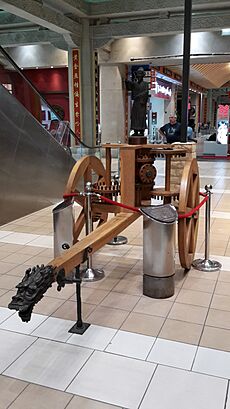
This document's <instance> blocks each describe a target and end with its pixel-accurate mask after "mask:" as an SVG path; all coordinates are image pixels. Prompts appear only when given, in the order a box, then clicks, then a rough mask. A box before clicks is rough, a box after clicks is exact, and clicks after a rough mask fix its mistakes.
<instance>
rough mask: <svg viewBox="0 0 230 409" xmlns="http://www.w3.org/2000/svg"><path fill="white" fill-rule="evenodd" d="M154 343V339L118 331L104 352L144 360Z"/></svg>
mask: <svg viewBox="0 0 230 409" xmlns="http://www.w3.org/2000/svg"><path fill="white" fill-rule="evenodd" d="M154 341H155V338H154V337H148V336H146V335H140V334H134V333H131V332H126V331H118V333H117V334H116V335H115V337H114V338H113V339H112V341H111V343H110V344H109V345H108V347H107V348H106V352H112V353H114V354H118V355H124V356H128V357H131V358H137V359H146V357H147V355H148V353H149V351H150V349H151V347H152V346H153V343H154Z"/></svg>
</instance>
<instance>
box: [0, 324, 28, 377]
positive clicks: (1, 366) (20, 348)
mask: <svg viewBox="0 0 230 409" xmlns="http://www.w3.org/2000/svg"><path fill="white" fill-rule="evenodd" d="M35 340H36V338H35V337H31V336H29V335H22V334H15V333H13V332H9V331H3V330H0V373H2V372H3V371H4V370H5V369H6V368H7V367H8V366H9V365H10V364H11V363H12V362H14V361H15V359H17V358H18V357H19V355H21V354H22V353H23V352H24V351H25V350H26V349H27V348H28V347H29V346H30V345H31V344H32V343H33V342H34V341H35Z"/></svg>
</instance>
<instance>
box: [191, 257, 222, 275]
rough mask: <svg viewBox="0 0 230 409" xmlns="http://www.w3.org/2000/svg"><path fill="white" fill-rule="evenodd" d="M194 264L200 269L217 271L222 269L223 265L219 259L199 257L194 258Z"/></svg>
mask: <svg viewBox="0 0 230 409" xmlns="http://www.w3.org/2000/svg"><path fill="white" fill-rule="evenodd" d="M192 266H193V267H194V268H195V269H196V270H199V271H207V272H209V271H217V270H220V269H221V267H222V265H221V263H219V261H216V260H205V259H203V260H202V259H201V258H198V259H197V260H194V261H193V263H192Z"/></svg>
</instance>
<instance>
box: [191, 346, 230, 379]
mask: <svg viewBox="0 0 230 409" xmlns="http://www.w3.org/2000/svg"><path fill="white" fill-rule="evenodd" d="M192 370H193V371H195V372H201V373H206V374H208V375H214V376H220V377H222V378H228V379H229V378H230V352H224V351H218V350H216V349H210V348H202V347H199V348H198V352H197V355H196V359H195V361H194V365H193V368H192Z"/></svg>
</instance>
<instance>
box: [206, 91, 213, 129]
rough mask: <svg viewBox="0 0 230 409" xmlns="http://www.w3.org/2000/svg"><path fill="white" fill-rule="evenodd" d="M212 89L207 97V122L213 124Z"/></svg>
mask: <svg viewBox="0 0 230 409" xmlns="http://www.w3.org/2000/svg"><path fill="white" fill-rule="evenodd" d="M212 105H213V102H212V89H209V90H208V97H207V122H210V123H211V124H212V111H213V110H212Z"/></svg>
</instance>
